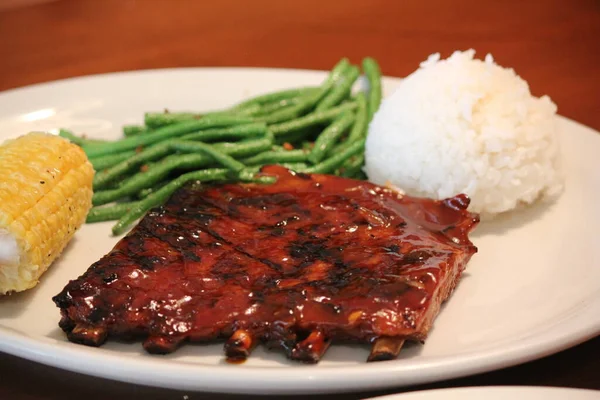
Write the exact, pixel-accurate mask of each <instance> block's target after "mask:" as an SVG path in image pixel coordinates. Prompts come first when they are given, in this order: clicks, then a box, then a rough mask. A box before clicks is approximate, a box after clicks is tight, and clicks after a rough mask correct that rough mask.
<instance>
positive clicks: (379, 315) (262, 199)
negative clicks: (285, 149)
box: [53, 166, 478, 362]
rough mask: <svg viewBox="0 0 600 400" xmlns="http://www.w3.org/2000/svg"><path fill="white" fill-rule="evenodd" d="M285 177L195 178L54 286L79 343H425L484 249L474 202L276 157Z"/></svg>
mask: <svg viewBox="0 0 600 400" xmlns="http://www.w3.org/2000/svg"><path fill="white" fill-rule="evenodd" d="M263 173H265V174H269V175H275V176H276V177H277V178H278V181H277V183H274V184H272V185H260V184H222V185H212V186H202V185H199V184H190V185H188V186H186V187H184V188H182V189H181V190H179V191H178V192H176V193H175V194H174V195H173V196H172V198H171V199H170V200H169V201H168V202H167V203H166V204H165V205H164V206H162V207H158V208H156V209H153V210H151V211H150V212H149V213H148V214H147V215H146V216H145V217H144V218H143V219H142V220H141V222H140V223H139V224H138V226H137V227H135V228H134V229H133V230H132V231H131V232H130V233H129V234H128V235H127V236H126V237H124V238H123V239H122V240H121V241H119V242H118V243H117V245H116V246H115V247H114V249H113V250H112V251H111V252H110V253H109V254H107V255H106V256H104V257H103V258H102V259H101V260H99V261H98V262H96V263H94V264H93V265H92V266H91V267H90V268H89V269H88V270H87V272H85V273H84V274H83V275H82V276H81V277H79V278H78V279H76V280H74V281H71V282H69V283H68V284H67V285H66V287H65V288H64V289H63V291H62V292H61V293H60V294H58V295H57V296H55V297H54V299H53V300H54V302H55V303H56V305H57V306H58V307H60V309H61V313H62V319H61V321H60V324H59V325H60V327H61V328H62V329H63V330H64V331H65V332H66V333H67V335H68V338H69V339H70V340H71V341H73V342H78V343H83V344H87V345H92V346H99V345H101V344H102V343H103V342H104V341H105V340H106V338H107V337H108V336H112V337H122V338H123V337H124V338H136V337H141V338H144V339H145V341H144V348H145V349H146V350H147V351H148V352H150V353H169V352H172V351H174V350H175V349H176V348H177V346H178V345H180V344H181V343H182V342H184V341H186V340H189V341H207V340H212V339H216V338H225V339H227V341H226V343H225V353H226V356H227V358H228V359H229V360H243V359H245V358H246V357H248V355H249V354H250V352H251V351H252V349H253V348H254V346H255V345H256V344H257V343H258V342H261V341H262V342H264V343H266V344H267V345H268V346H270V347H280V348H283V349H284V350H285V351H286V353H287V355H288V356H289V357H290V358H292V359H295V360H301V361H305V362H317V361H318V360H319V359H320V358H321V357H322V355H323V354H324V353H325V351H326V350H327V347H328V346H329V344H330V343H331V342H332V341H359V342H368V343H372V344H373V346H372V351H371V355H370V356H369V360H370V361H375V360H385V359H392V358H395V357H396V356H397V354H398V353H399V351H400V348H401V346H402V344H403V343H404V341H405V340H416V341H423V340H424V339H425V337H426V335H427V332H428V330H429V328H430V327H431V324H432V321H433V319H434V318H435V316H436V315H437V313H438V312H439V309H440V304H441V303H442V302H443V301H444V300H446V299H447V298H448V296H449V295H450V293H451V291H452V290H453V288H454V286H455V285H456V283H457V281H458V279H459V277H460V274H461V272H462V271H463V269H464V268H465V265H466V263H467V262H468V260H469V259H470V258H471V256H472V255H473V254H474V253H475V252H476V251H477V249H476V248H475V246H473V245H472V243H471V242H470V241H469V239H468V237H467V235H468V233H469V232H470V231H471V230H472V229H473V228H474V227H475V226H476V225H477V223H478V217H477V216H476V215H474V214H471V213H469V212H467V211H466V208H467V206H468V203H469V199H468V198H467V197H466V196H464V195H459V196H456V197H453V198H449V199H446V200H443V201H434V200H429V199H419V198H412V197H409V196H403V195H401V194H398V193H397V192H395V191H393V190H390V189H387V188H383V187H379V186H376V185H373V184H370V183H367V182H362V181H355V180H349V179H343V178H338V177H334V176H328V175H305V174H299V173H298V174H297V173H294V172H291V171H288V170H286V169H284V168H281V167H276V166H271V167H266V168H265V169H263Z"/></svg>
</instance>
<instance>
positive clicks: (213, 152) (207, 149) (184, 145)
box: [173, 141, 246, 172]
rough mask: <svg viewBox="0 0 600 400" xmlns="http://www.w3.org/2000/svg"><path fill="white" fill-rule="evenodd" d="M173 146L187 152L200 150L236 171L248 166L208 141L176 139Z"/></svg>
mask: <svg viewBox="0 0 600 400" xmlns="http://www.w3.org/2000/svg"><path fill="white" fill-rule="evenodd" d="M173 148H174V149H175V150H178V151H185V152H195V151H200V152H202V153H204V154H206V155H207V156H210V157H211V158H212V159H213V160H215V161H216V162H217V163H219V164H221V165H222V166H224V167H225V168H227V169H230V170H232V171H234V172H240V171H241V170H243V169H244V168H245V167H246V166H245V165H244V164H242V163H241V162H239V161H237V160H236V159H234V158H233V157H231V156H229V155H227V154H225V153H224V152H221V151H219V150H217V149H215V148H214V146H211V145H209V144H206V143H202V142H191V143H190V142H184V141H176V142H173Z"/></svg>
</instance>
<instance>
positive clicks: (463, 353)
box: [0, 69, 600, 393]
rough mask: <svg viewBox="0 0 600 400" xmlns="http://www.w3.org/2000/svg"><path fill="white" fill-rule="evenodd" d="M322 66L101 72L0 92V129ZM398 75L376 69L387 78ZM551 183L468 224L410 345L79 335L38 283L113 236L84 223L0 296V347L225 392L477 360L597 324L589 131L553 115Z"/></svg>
mask: <svg viewBox="0 0 600 400" xmlns="http://www.w3.org/2000/svg"><path fill="white" fill-rule="evenodd" d="M323 77H324V73H322V72H316V71H293V70H272V69H271V70H269V69H178V70H162V71H160V70H159V71H146V72H133V73H119V74H109V75H101V76H94V77H85V78H77V79H70V80H66V81H61V82H53V83H48V84H42V85H36V86H32V87H28V88H22V89H17V90H12V91H8V92H4V93H2V94H0V138H6V137H12V136H16V135H18V134H23V133H26V132H27V131H31V130H52V129H56V128H58V127H66V128H71V129H73V130H74V131H76V132H85V133H87V134H88V135H90V136H97V137H107V138H116V137H118V136H119V135H120V127H121V126H122V125H123V124H126V123H134V122H141V119H142V115H143V112H144V111H147V110H161V109H162V108H164V107H168V108H169V109H171V110H178V109H180V110H186V109H188V110H189V109H196V110H203V109H211V108H219V107H224V106H227V105H229V104H231V103H233V102H235V101H238V100H240V99H242V98H244V97H247V96H249V95H253V94H257V93H259V92H264V91H268V90H274V89H278V88H284V87H292V86H302V85H308V84H316V83H318V82H320V81H321V79H322V78H323ZM397 82H398V80H395V79H388V80H386V82H385V87H386V89H387V90H388V91H389V90H390V88H393V86H394V85H395V84H397ZM560 130H561V133H560V136H561V139H562V141H563V143H562V156H563V159H564V166H565V170H566V175H567V177H566V178H567V185H566V186H567V187H566V191H565V193H564V194H563V195H562V196H561V197H560V199H559V201H558V202H556V203H555V204H550V205H549V204H538V205H536V206H535V207H532V208H530V209H528V210H526V211H523V212H519V213H516V214H513V215H511V216H507V217H505V218H502V219H500V220H498V221H495V222H493V223H489V224H482V225H481V226H480V227H479V228H478V230H477V231H476V232H475V234H474V235H473V240H474V242H475V244H476V245H477V246H478V247H479V253H478V254H477V255H475V256H474V257H473V259H472V261H471V263H470V264H469V267H468V269H467V271H466V274H465V276H464V279H463V280H462V282H461V283H460V285H459V286H458V288H457V290H456V292H455V293H454V295H453V296H452V298H451V299H450V301H449V302H448V304H447V305H446V306H445V307H444V308H443V310H442V312H441V314H440V315H439V317H438V318H437V320H436V322H435V326H434V329H433V330H432V332H431V335H430V337H429V339H428V341H427V344H426V345H424V346H421V345H408V346H407V347H406V348H405V349H404V350H403V351H402V354H401V356H400V358H399V359H398V360H397V361H390V362H382V363H370V364H367V363H365V359H366V357H367V355H368V349H367V347H363V346H340V345H334V346H332V348H331V349H330V350H329V351H328V352H327V354H326V356H325V358H324V360H323V361H322V362H321V363H319V364H318V365H314V366H307V365H301V364H297V363H294V362H289V361H287V360H286V359H285V357H284V356H283V354H281V353H278V352H268V351H266V350H264V349H263V348H258V349H257V350H255V352H254V353H253V354H252V356H251V357H250V359H249V360H248V361H247V362H246V363H244V364H243V365H228V364H226V363H225V362H224V361H223V357H222V344H215V345H186V346H184V347H183V348H181V349H180V350H179V351H177V352H176V353H175V354H172V355H168V356H151V355H148V354H145V353H144V351H143V350H142V347H141V344H140V343H135V344H122V343H121V344H120V343H107V344H106V345H105V346H103V347H102V348H90V347H84V346H81V345H76V344H72V343H69V342H68V341H67V340H66V339H65V336H64V334H63V333H62V332H61V331H60V330H59V328H58V326H57V323H58V320H59V311H58V309H57V308H56V307H55V306H54V304H53V303H52V301H51V300H50V299H51V297H52V296H53V295H55V294H57V293H58V292H59V291H60V290H61V289H62V287H63V286H64V285H65V284H66V283H67V281H68V280H69V279H74V278H75V277H77V276H79V275H80V274H81V273H82V272H83V271H85V270H86V269H87V267H88V266H89V265H90V264H91V263H92V262H93V261H95V260H97V259H98V258H99V257H100V256H102V255H103V254H105V253H106V252H107V251H108V250H109V249H110V248H111V247H112V246H113V245H114V243H115V241H116V239H115V238H112V237H110V226H111V224H110V223H106V224H95V225H86V226H84V227H83V228H82V229H81V230H80V231H79V232H78V233H77V235H76V237H75V239H74V240H73V242H72V243H71V244H70V245H69V247H68V249H67V250H66V251H65V253H64V256H63V257H62V258H61V259H60V260H59V262H57V263H56V264H55V265H53V267H52V268H51V270H50V271H49V272H48V273H47V274H46V275H44V276H43V279H42V282H41V283H40V285H39V286H38V287H36V288H35V289H34V290H31V291H29V292H26V293H21V294H16V295H12V296H8V297H5V298H0V350H1V351H5V352H8V353H12V354H15V355H19V356H21V357H25V358H28V359H32V360H35V361H38V362H41V363H45V364H50V365H54V366H57V367H60V368H65V369H69V370H74V371H78V372H82V373H86V374H91V375H97V376H102V377H106V378H111V379H116V380H123V381H129V382H135V383H140V384H147V385H155V386H164V387H172V388H180V389H186V390H204V391H216V392H239V393H308V392H313V393H317V392H318V393H322V392H327V391H331V392H333V391H350V390H358V389H360V390H370V389H376V388H384V387H392V386H402V385H413V384H418V383H424V382H432V381H436V380H441V379H447V378H453V377H459V376H464V375H468V374H474V373H479V372H484V371H489V370H493V369H497V368H502V367H507V366H510V365H514V364H518V363H522V362H525V361H528V360H532V359H535V358H539V357H543V356H545V355H548V354H551V353H554V352H557V351H560V350H562V349H565V348H567V347H569V346H573V345H575V344H577V343H580V342H582V341H584V340H586V339H589V338H591V337H593V336H595V335H597V334H598V333H599V332H600V296H599V294H600V252H598V248H600V235H598V232H597V227H598V225H599V223H600V207H598V204H600V172H599V171H600V162H599V161H598V159H597V155H598V154H600V134H599V133H598V132H595V131H593V130H591V129H589V128H586V127H584V126H582V125H579V124H577V123H574V122H571V121H569V120H566V119H561V120H560Z"/></svg>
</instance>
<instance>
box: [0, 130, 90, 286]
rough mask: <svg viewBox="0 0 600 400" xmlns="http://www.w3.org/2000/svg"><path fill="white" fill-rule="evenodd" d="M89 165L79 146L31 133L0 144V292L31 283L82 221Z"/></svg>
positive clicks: (86, 208)
mask: <svg viewBox="0 0 600 400" xmlns="http://www.w3.org/2000/svg"><path fill="white" fill-rule="evenodd" d="M93 175H94V170H93V168H92V165H91V164H90V163H89V161H88V159H87V157H86V155H85V153H84V152H83V150H81V148H79V147H78V146H76V145H74V144H72V143H70V142H69V141H67V140H65V139H63V138H61V137H58V136H54V135H49V134H44V133H30V134H27V135H24V136H21V137H20V138H18V139H14V140H9V141H7V142H5V143H4V144H3V145H2V146H0V294H5V293H7V292H12V291H22V290H25V289H29V288H32V287H34V286H35V285H36V284H37V283H38V280H39V278H40V276H41V275H42V274H43V273H44V272H45V271H46V270H47V269H48V267H49V266H50V264H51V263H52V262H53V261H54V260H55V259H56V258H57V257H58V256H59V255H60V253H61V252H62V250H63V249H64V247H65V246H66V245H67V243H68V242H69V241H70V240H71V238H72V237H73V234H74V233H75V231H76V230H77V229H78V228H79V227H80V226H81V224H82V223H83V222H84V221H85V217H86V215H87V213H88V211H89V209H90V208H91V197H92V178H93Z"/></svg>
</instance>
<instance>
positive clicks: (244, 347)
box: [224, 329, 256, 361]
mask: <svg viewBox="0 0 600 400" xmlns="http://www.w3.org/2000/svg"><path fill="white" fill-rule="evenodd" d="M255 346H256V340H255V338H254V337H253V335H252V334H251V333H250V332H248V331H247V330H245V329H238V330H237V331H235V332H233V335H231V337H230V338H229V339H228V340H227V342H226V343H225V347H224V349H225V355H226V356H227V359H228V360H229V361H243V360H245V359H246V358H248V356H249V355H250V353H251V352H252V350H253V349H254V347H255Z"/></svg>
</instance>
